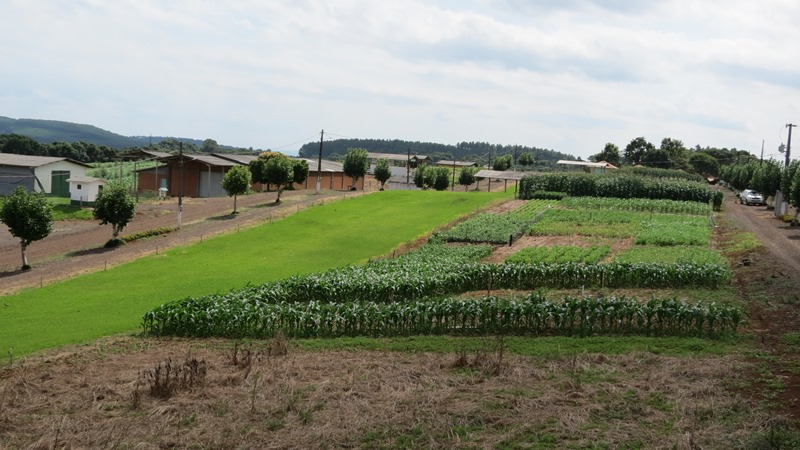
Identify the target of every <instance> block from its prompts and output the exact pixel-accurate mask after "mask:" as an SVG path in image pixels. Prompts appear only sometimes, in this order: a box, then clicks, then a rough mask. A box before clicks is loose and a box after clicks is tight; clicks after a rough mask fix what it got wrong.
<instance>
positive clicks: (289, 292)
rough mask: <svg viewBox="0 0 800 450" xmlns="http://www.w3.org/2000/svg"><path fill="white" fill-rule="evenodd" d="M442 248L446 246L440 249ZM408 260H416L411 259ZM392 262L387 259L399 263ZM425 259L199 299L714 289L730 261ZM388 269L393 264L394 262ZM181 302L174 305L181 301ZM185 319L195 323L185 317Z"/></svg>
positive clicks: (379, 299) (331, 299) (384, 299)
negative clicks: (484, 261) (483, 261)
mask: <svg viewBox="0 0 800 450" xmlns="http://www.w3.org/2000/svg"><path fill="white" fill-rule="evenodd" d="M438 247H442V246H438ZM408 259H409V260H415V259H416V260H419V259H420V258H418V257H410V258H408ZM395 261H396V260H391V261H390V262H395ZM428 261H429V263H428V264H425V263H422V264H402V261H401V262H398V263H397V264H389V263H387V262H382V263H373V264H368V265H366V266H353V267H347V268H342V269H336V270H331V271H328V272H323V273H320V274H311V275H305V276H295V277H291V278H288V279H285V280H280V281H275V282H269V283H265V284H262V285H258V286H247V287H245V288H242V289H235V290H232V291H230V292H228V293H226V294H214V295H209V296H205V297H201V298H198V299H187V300H185V301H197V302H201V303H203V304H208V305H210V306H209V307H210V308H211V307H213V305H228V304H233V303H239V304H243V305H245V304H249V305H251V306H252V307H255V306H256V305H260V304H278V303H287V302H288V303H309V302H318V303H346V302H352V301H370V302H375V303H391V302H407V301H415V300H419V299H424V298H431V297H436V296H445V295H454V294H459V293H464V292H472V291H483V290H486V291H488V292H491V291H492V290H505V289H508V290H537V289H540V288H577V287H581V286H585V287H612V288H631V287H633V288H636V287H640V288H675V287H690V286H695V287H716V286H719V285H722V284H724V283H727V282H728V281H729V280H730V271H729V269H728V268H727V266H725V265H721V264H720V265H716V264H695V263H690V262H681V263H675V264H658V263H622V262H611V263H606V264H580V263H561V264H541V263H540V264H528V263H506V264H500V265H495V264H481V263H477V262H471V261H468V260H463V261H460V262H455V261H451V262H449V263H442V262H441V261H436V260H434V259H429V260H428ZM390 266H391V267H390ZM185 301H178V302H176V303H175V304H182V303H184V302H185ZM159 310H160V311H162V312H163V313H164V314H167V313H168V314H172V313H174V314H178V315H181V314H185V313H184V312H182V309H181V308H178V309H177V310H175V309H172V308H171V307H169V306H168V305H165V306H163V307H162V308H160V309H159ZM181 320H194V317H187V318H184V319H181Z"/></svg>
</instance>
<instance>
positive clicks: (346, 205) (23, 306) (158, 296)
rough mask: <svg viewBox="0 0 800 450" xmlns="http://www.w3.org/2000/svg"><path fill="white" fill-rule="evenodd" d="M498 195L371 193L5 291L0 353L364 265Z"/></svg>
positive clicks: (122, 328)
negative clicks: (167, 305)
mask: <svg viewBox="0 0 800 450" xmlns="http://www.w3.org/2000/svg"><path fill="white" fill-rule="evenodd" d="M503 198H511V194H510V193H509V194H503V193H491V194H489V193H481V192H466V193H465V192H429V191H384V192H377V193H374V194H370V195H365V196H360V197H356V198H351V199H347V200H342V201H338V202H334V203H329V204H326V205H324V206H316V207H312V208H309V209H307V210H304V211H301V212H299V213H297V214H294V215H292V216H289V217H287V218H285V219H283V220H280V221H276V222H274V223H271V224H269V223H267V224H264V225H260V226H257V227H253V228H249V229H245V230H242V231H239V232H236V233H232V234H228V235H224V236H220V237H216V238H213V239H206V240H204V241H203V242H201V243H198V244H195V245H191V246H188V247H179V248H175V249H172V250H170V251H167V252H164V253H162V254H159V255H152V256H148V257H145V258H141V259H139V260H136V261H133V262H130V263H128V264H124V265H121V266H118V267H115V268H111V269H109V270H106V271H102V272H97V273H93V274H88V275H84V276H80V277H77V278H74V279H70V280H66V281H63V282H59V283H56V284H53V285H49V286H45V287H44V288H41V289H31V290H29V291H25V292H22V293H19V294H16V295H11V296H6V297H3V298H2V299H1V300H2V302H3V303H4V305H3V306H0V357H2V356H5V354H6V352H8V351H9V350H8V349H11V348H13V354H14V355H15V356H18V355H22V354H28V353H31V352H34V351H37V350H41V349H46V348H53V347H58V346H62V345H67V344H75V343H81V342H86V341H89V340H92V339H96V338H99V337H102V336H107V335H112V334H118V333H124V332H131V331H136V330H138V327H139V323H140V320H141V318H142V315H143V314H144V313H145V312H147V311H148V310H149V309H151V308H153V307H155V306H158V305H160V304H162V303H164V302H167V301H170V300H175V299H180V298H184V297H187V296H197V295H204V294H210V293H217V292H219V293H222V292H227V291H228V290H230V289H232V288H237V287H242V286H244V285H246V284H248V283H261V282H264V281H269V280H276V279H280V278H285V277H288V276H291V275H296V274H304V273H310V272H316V271H322V270H326V269H329V268H332V267H338V266H343V265H347V264H354V263H361V262H365V261H366V260H367V259H368V258H370V257H374V256H378V255H382V254H386V253H388V252H390V251H391V250H392V249H393V248H395V247H397V246H398V245H400V244H402V243H404V242H408V241H410V240H413V239H414V238H417V237H420V236H423V235H425V234H426V233H428V232H429V231H431V230H432V229H433V228H435V227H436V226H438V225H442V224H445V223H447V222H449V221H451V220H453V219H455V218H457V217H459V216H462V215H465V214H468V213H471V212H473V211H475V210H476V209H477V208H479V207H481V206H484V205H487V204H488V203H490V202H492V201H494V200H500V199H503ZM33 245H36V244H35V243H34V244H33ZM130 245H136V244H135V243H134V244H130Z"/></svg>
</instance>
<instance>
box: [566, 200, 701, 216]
mask: <svg viewBox="0 0 800 450" xmlns="http://www.w3.org/2000/svg"><path fill="white" fill-rule="evenodd" d="M559 205H560V206H564V207H566V208H569V209H581V210H590V209H611V210H616V211H641V212H655V213H662V214H689V215H696V216H708V215H709V214H711V206H709V205H707V204H705V203H698V202H687V201H679V200H654V199H649V198H612V197H566V198H564V199H562V200H561V201H560V202H559Z"/></svg>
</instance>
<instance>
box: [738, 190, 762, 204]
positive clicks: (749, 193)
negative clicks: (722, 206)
mask: <svg viewBox="0 0 800 450" xmlns="http://www.w3.org/2000/svg"><path fill="white" fill-rule="evenodd" d="M739 202H740V203H743V204H745V205H765V204H766V203H765V202H764V196H763V195H761V194H760V193H759V192H757V191H754V190H752V189H745V190H743V191H742V192H741V193H739Z"/></svg>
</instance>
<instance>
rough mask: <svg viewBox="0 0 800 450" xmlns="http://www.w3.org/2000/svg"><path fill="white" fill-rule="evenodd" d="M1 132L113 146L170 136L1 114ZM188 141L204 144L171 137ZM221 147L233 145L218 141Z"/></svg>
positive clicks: (43, 140)
mask: <svg viewBox="0 0 800 450" xmlns="http://www.w3.org/2000/svg"><path fill="white" fill-rule="evenodd" d="M0 134H19V135H21V136H26V137H29V138H31V139H33V140H35V141H36V142H39V143H41V144H52V143H53V142H69V143H75V142H87V143H90V144H95V145H104V146H106V147H111V148H116V149H120V150H121V149H126V148H132V147H144V146H147V145H149V144H150V142H152V143H153V144H157V143H159V142H161V141H163V140H164V139H168V138H169V137H170V136H123V135H121V134H116V133H112V132H111V131H107V130H104V129H102V128H98V127H96V126H94V125H85V124H79V123H73V122H63V121H60V120H40V119H12V118H10V117H4V116H0ZM173 139H177V140H179V141H182V142H184V143H187V144H194V145H196V146H198V147H202V146H203V141H202V140H200V139H191V138H173ZM220 147H221V148H231V149H232V148H234V147H230V146H225V145H220Z"/></svg>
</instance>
